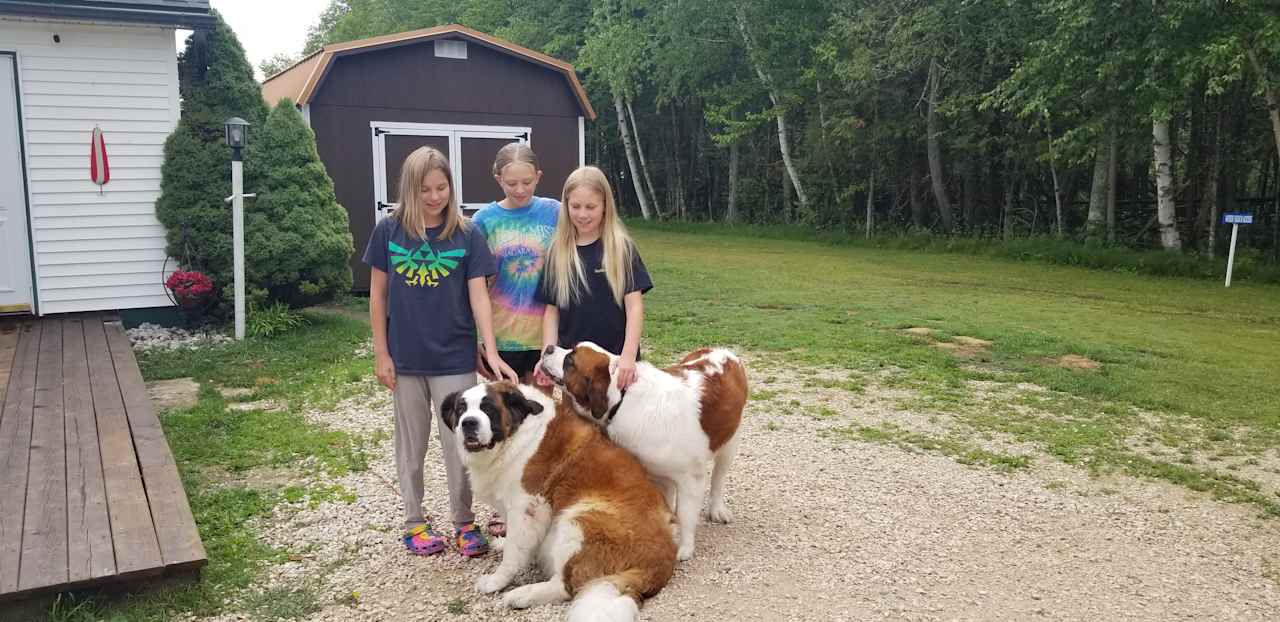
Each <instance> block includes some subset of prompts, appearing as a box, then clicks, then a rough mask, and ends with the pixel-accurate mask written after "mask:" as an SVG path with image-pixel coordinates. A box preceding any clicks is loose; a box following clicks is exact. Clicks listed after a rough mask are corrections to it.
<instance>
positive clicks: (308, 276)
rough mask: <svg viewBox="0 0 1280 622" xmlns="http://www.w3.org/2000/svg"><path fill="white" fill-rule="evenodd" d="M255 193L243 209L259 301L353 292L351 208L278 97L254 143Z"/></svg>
mask: <svg viewBox="0 0 1280 622" xmlns="http://www.w3.org/2000/svg"><path fill="white" fill-rule="evenodd" d="M246 161H247V163H248V166H249V168H250V172H251V173H252V175H251V177H252V179H253V180H254V191H255V192H257V195H258V196H257V198H256V199H254V200H253V201H251V202H249V204H248V206H247V207H246V210H245V231H246V236H245V280H246V282H247V284H248V287H249V295H250V299H251V300H253V301H254V302H256V303H259V304H262V303H267V302H274V301H283V302H286V303H288V304H290V305H292V306H295V307H296V306H302V305H309V304H315V303H318V302H323V301H326V300H330V299H332V298H333V297H334V296H336V295H338V294H341V293H343V292H346V291H349V290H350V289H351V268H350V266H349V264H348V261H349V260H350V259H351V253H352V252H353V248H352V239H351V230H350V228H349V226H348V222H347V211H346V210H345V209H343V207H342V206H341V205H339V204H338V199H337V197H336V196H335V195H334V191H333V180H332V179H330V178H329V175H328V173H327V172H325V168H324V164H323V163H322V162H321V161H320V156H319V154H317V153H316V141H315V134H314V133H313V132H312V131H311V128H310V127H307V122H306V120H304V119H303V118H302V114H301V113H299V112H298V109H297V106H295V105H294V103H293V101H291V100H289V99H288V98H285V99H281V100H280V102H279V103H278V104H276V107H275V108H273V109H272V110H271V114H270V115H268V116H267V120H266V122H265V123H264V124H263V126H262V128H261V130H259V131H258V133H257V137H256V138H255V140H254V142H253V144H252V145H251V146H250V147H249V149H248V153H247V154H246Z"/></svg>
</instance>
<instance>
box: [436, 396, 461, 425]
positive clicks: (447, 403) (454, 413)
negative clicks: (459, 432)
mask: <svg viewBox="0 0 1280 622" xmlns="http://www.w3.org/2000/svg"><path fill="white" fill-rule="evenodd" d="M461 402H462V391H454V392H453V393H450V394H449V395H447V396H445V398H444V402H443V403H441V404H440V420H441V421H443V422H444V425H445V427H446V428H449V431H453V428H454V427H455V426H457V425H458V405H459V404H460V403H461Z"/></svg>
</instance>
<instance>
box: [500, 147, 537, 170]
mask: <svg viewBox="0 0 1280 622" xmlns="http://www.w3.org/2000/svg"><path fill="white" fill-rule="evenodd" d="M515 162H523V163H525V164H528V165H530V166H532V167H533V170H535V171H539V170H542V169H541V168H540V167H539V166H538V155H537V154H535V153H534V152H533V148H532V147H530V146H529V145H526V144H524V143H507V144H505V145H503V146H502V148H501V149H499V150H498V155H496V156H494V158H493V174H494V175H501V174H502V169H504V168H507V165H508V164H512V163H515Z"/></svg>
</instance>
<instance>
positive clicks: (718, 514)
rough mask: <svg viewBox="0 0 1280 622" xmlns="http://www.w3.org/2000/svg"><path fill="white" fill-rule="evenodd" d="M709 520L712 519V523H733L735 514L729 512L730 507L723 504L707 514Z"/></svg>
mask: <svg viewBox="0 0 1280 622" xmlns="http://www.w3.org/2000/svg"><path fill="white" fill-rule="evenodd" d="M707 518H709V519H711V522H713V523H732V522H733V512H731V511H730V510H729V506H727V505H724V504H723V503H722V504H720V505H718V506H716V507H713V508H711V510H710V511H708V512H707Z"/></svg>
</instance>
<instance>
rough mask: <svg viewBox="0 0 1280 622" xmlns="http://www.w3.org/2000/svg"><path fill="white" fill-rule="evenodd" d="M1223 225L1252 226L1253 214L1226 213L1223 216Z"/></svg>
mask: <svg viewBox="0 0 1280 622" xmlns="http://www.w3.org/2000/svg"><path fill="white" fill-rule="evenodd" d="M1222 224H1224V225H1252V224H1253V214H1250V213H1249V212H1224V213H1223V214H1222Z"/></svg>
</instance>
